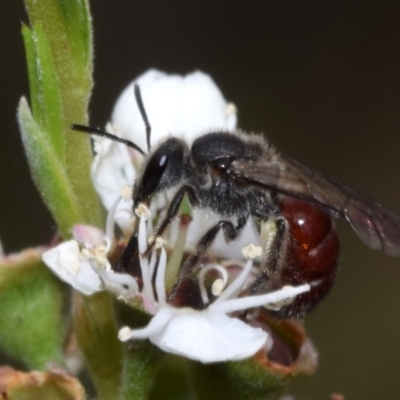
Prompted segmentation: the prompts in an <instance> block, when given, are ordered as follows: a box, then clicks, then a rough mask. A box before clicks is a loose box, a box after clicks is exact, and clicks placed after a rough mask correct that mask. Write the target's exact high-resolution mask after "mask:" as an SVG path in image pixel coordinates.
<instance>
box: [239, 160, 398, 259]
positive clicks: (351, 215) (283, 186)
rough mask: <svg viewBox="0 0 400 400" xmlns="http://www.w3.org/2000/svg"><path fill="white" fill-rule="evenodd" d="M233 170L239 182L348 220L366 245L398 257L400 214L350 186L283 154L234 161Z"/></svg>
mask: <svg viewBox="0 0 400 400" xmlns="http://www.w3.org/2000/svg"><path fill="white" fill-rule="evenodd" d="M233 173H234V174H235V178H236V180H237V181H238V182H243V183H247V184H253V185H256V186H258V187H265V188H266V189H270V190H276V192H278V193H284V194H287V195H289V196H294V197H297V198H301V199H304V200H307V201H310V202H312V203H314V204H316V205H317V206H319V207H321V208H322V209H324V210H326V211H328V212H330V213H331V214H332V215H333V216H335V217H337V218H342V219H345V220H347V221H348V222H349V223H350V225H351V226H352V227H353V229H354V230H355V232H356V233H357V235H358V236H359V238H360V239H361V240H362V241H363V242H364V243H365V244H366V245H367V246H369V247H371V248H373V249H375V250H383V251H384V252H385V253H386V254H389V255H391V256H396V257H400V217H399V216H397V215H396V214H394V213H393V212H391V211H389V210H387V209H385V208H384V207H382V206H381V205H379V204H377V203H375V202H374V201H372V200H371V199H369V198H368V197H365V196H363V195H362V194H360V193H358V192H357V191H356V190H354V189H353V188H351V187H349V186H345V185H343V184H341V183H339V182H336V181H335V180H333V179H330V178H327V177H325V176H324V175H323V174H321V173H319V172H317V171H314V170H313V169H311V168H308V167H306V166H304V165H302V164H300V163H299V162H297V161H295V160H292V159H290V158H289V157H286V156H283V155H275V157H274V158H273V160H272V161H268V162H266V163H255V164H254V165H249V164H248V163H243V164H241V163H238V164H235V165H234V171H233Z"/></svg>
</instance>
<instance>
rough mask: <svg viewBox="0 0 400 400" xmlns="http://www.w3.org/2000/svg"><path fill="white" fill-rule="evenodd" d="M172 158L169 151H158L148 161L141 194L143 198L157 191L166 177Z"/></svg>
mask: <svg viewBox="0 0 400 400" xmlns="http://www.w3.org/2000/svg"><path fill="white" fill-rule="evenodd" d="M169 158H170V151H168V149H163V148H160V149H158V150H157V151H156V152H155V153H154V154H153V155H152V156H151V158H150V160H149V161H148V163H147V165H146V168H145V170H144V173H143V176H142V180H141V184H140V192H141V194H142V196H143V197H146V196H149V195H151V194H152V193H154V192H155V191H156V189H157V188H158V186H159V184H160V181H161V179H162V177H163V175H164V172H165V170H166V168H167V165H168V162H169Z"/></svg>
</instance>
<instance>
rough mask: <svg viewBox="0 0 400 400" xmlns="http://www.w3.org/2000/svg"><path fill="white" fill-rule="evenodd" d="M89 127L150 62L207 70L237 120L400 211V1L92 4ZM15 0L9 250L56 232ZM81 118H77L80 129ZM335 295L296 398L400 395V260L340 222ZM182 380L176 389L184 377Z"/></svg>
mask: <svg viewBox="0 0 400 400" xmlns="http://www.w3.org/2000/svg"><path fill="white" fill-rule="evenodd" d="M92 3H93V4H92V11H93V23H94V36H95V54H96V56H95V83H96V85H95V88H94V92H93V98H92V105H91V123H92V125H98V126H103V125H104V124H105V122H106V121H107V120H108V118H109V115H110V112H111V109H112V106H113V103H114V101H115V99H116V97H117V96H118V94H119V92H120V91H121V89H122V88H123V87H124V86H125V85H126V84H127V83H128V82H129V81H130V80H131V79H132V78H133V77H135V76H136V75H138V74H140V73H142V72H143V71H144V70H146V69H148V68H150V67H157V68H159V69H162V70H166V71H169V72H178V73H186V72H190V71H192V70H194V69H201V70H203V71H206V72H208V73H210V74H211V75H212V76H213V77H214V79H215V80H216V82H217V83H218V84H219V86H220V87H221V89H222V91H223V93H224V94H225V96H226V98H227V99H228V100H232V101H233V102H234V103H235V104H236V105H237V107H238V109H239V125H240V126H241V127H242V128H243V129H245V130H248V131H255V132H264V133H265V134H266V136H267V138H268V139H269V140H270V141H271V142H273V143H274V144H275V145H276V146H277V147H278V149H279V150H280V151H282V152H284V153H287V154H289V155H291V156H292V157H294V158H296V159H298V160H299V161H301V162H303V163H304V164H306V165H309V166H311V167H313V168H315V169H318V170H320V171H322V172H324V173H326V174H328V175H330V176H332V177H334V178H336V179H338V180H340V181H342V182H345V183H347V184H349V185H351V186H354V187H355V188H357V189H358V190H359V191H361V192H362V193H365V194H367V195H368V196H370V197H372V198H374V199H375V200H377V201H378V202H380V203H382V204H384V205H385V206H387V207H388V208H389V209H392V210H393V211H395V212H397V213H398V214H400V157H399V156H400V110H399V108H400V101H399V99H400V10H399V8H398V6H397V5H396V1H388V0H364V1H339V0H332V1H321V0H315V1H309V0H304V1H299V0H288V1H284V0H274V1H271V0H265V1H260V2H255V1H253V2H246V3H245V2H236V3H234V2H231V1H188V0H186V1H183V0H182V1H175V0H170V1H160V0H158V1H157V0H153V1H151V0H147V1H144V0H135V1H134V0H131V1H128V0H126V1H121V0H113V1H111V0H108V1H106V0H103V1H100V0H97V1H92ZM21 10H22V6H21V4H20V3H18V2H17V1H16V0H14V1H4V0H3V1H1V2H0V52H1V62H0V94H1V104H2V106H1V107H0V120H1V128H0V185H1V186H0V188H1V189H0V235H1V238H2V241H3V244H4V247H5V249H6V251H8V252H11V251H17V250H19V249H21V248H23V247H26V246H31V245H38V244H40V243H45V242H46V241H48V240H49V238H50V237H51V235H52V233H53V232H54V230H55V226H54V223H53V222H52V220H51V218H50V217H49V214H48V213H47V211H46V209H45V208H44V206H43V205H42V204H41V201H40V198H39V195H38V194H37V192H36V190H35V188H34V186H33V184H32V183H31V180H30V178H29V172H28V169H27V165H26V162H25V160H24V156H23V151H22V147H21V143H20V139H19V134H18V129H17V126H16V122H15V109H16V105H17V102H18V98H19V96H20V95H21V94H28V85H27V77H26V72H25V65H24V55H23V47H22V40H21V37H20V33H19V31H20V21H21V18H22V11H21ZM71 122H74V121H71ZM338 226H339V231H340V235H341V238H342V253H341V264H340V265H341V271H340V275H339V277H338V279H337V283H336V287H335V288H334V290H333V292H332V294H331V296H329V298H328V299H327V300H326V301H325V302H323V304H322V305H321V306H319V307H318V309H317V310H316V311H315V312H314V313H312V314H311V315H309V316H308V317H307V318H306V325H307V327H308V331H309V334H310V336H311V337H312V338H313V340H314V342H315V345H316V346H317V348H318V349H319V352H320V367H319V370H318V372H317V374H316V375H315V377H314V378H312V379H304V380H303V381H301V382H300V383H299V384H297V385H296V387H295V388H294V389H293V393H294V394H296V398H297V399H303V400H306V399H310V400H322V399H328V398H329V396H330V393H332V392H340V393H343V394H344V395H345V398H346V400H349V399H350V400H351V399H363V400H377V399H383V398H384V399H385V400H392V399H393V400H395V399H399V398H400V366H399V356H400V339H399V338H400V312H399V311H400V297H398V293H399V287H400V260H399V259H394V258H390V257H388V256H386V255H384V254H382V253H380V252H374V251H372V250H370V249H368V248H367V247H366V246H364V245H363V244H362V243H361V242H360V241H359V240H358V239H357V237H356V236H355V234H354V233H353V232H352V231H351V229H350V228H349V227H348V226H346V224H344V223H339V224H338ZM177 384H179V382H177Z"/></svg>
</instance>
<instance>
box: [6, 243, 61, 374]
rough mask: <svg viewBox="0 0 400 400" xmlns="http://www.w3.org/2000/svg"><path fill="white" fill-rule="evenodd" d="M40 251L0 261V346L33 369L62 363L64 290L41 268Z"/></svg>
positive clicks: (27, 251) (54, 278) (41, 250)
mask: <svg viewBox="0 0 400 400" xmlns="http://www.w3.org/2000/svg"><path fill="white" fill-rule="evenodd" d="M42 252H43V249H31V250H25V251H24V252H22V253H20V254H17V255H12V256H9V257H1V258H0V309H1V322H0V344H1V347H2V349H3V350H4V351H5V352H6V353H7V354H8V355H10V356H11V357H13V358H15V359H17V360H19V361H22V362H23V363H24V364H25V365H26V366H28V367H29V368H32V369H44V368H45V367H46V366H47V364H48V363H49V362H57V363H59V364H62V363H63V344H64V341H65V338H66V335H67V330H68V329H69V327H68V323H67V318H66V316H65V315H63V314H64V311H65V306H66V300H67V288H66V286H65V285H63V284H62V283H61V282H60V281H59V279H57V278H56V277H55V276H54V274H53V273H51V272H50V271H49V270H48V269H47V267H46V266H45V265H44V264H43V262H42V259H41V255H42Z"/></svg>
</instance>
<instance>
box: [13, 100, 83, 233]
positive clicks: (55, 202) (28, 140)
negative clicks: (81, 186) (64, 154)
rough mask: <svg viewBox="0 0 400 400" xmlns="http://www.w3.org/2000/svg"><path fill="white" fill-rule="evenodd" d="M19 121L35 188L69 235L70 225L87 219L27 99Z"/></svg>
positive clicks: (22, 105)
mask: <svg viewBox="0 0 400 400" xmlns="http://www.w3.org/2000/svg"><path fill="white" fill-rule="evenodd" d="M18 122H19V126H20V130H21V135H22V142H23V144H24V148H25V152H26V155H27V158H28V163H29V166H30V168H31V171H32V176H33V179H34V181H35V183H36V186H37V187H38V189H39V191H40V193H41V194H42V196H43V198H44V201H45V202H46V204H47V205H48V207H49V208H50V211H51V213H52V214H53V216H54V218H55V219H56V222H57V225H58V227H59V229H60V231H61V233H62V234H63V236H69V235H70V229H71V222H72V221H74V223H77V222H84V221H85V217H84V215H83V213H82V211H81V209H80V205H79V201H78V198H77V197H76V195H75V193H74V191H73V188H72V186H71V184H70V182H69V180H68V177H67V175H66V172H65V170H64V168H63V166H62V164H61V163H60V160H59V159H58V157H57V155H56V153H55V152H54V151H53V149H52V148H51V147H50V145H49V142H48V141H47V139H46V135H45V134H44V133H43V132H42V130H41V129H40V127H39V126H38V124H37V123H36V122H35V121H34V119H33V117H32V115H31V113H30V110H29V106H28V104H27V102H26V99H25V98H21V101H20V103H19V107H18Z"/></svg>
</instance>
